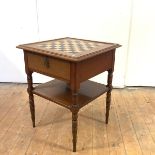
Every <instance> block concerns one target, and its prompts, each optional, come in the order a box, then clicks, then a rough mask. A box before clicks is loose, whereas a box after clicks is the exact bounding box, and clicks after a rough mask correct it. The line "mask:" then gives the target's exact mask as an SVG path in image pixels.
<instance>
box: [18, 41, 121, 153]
mask: <svg viewBox="0 0 155 155" xmlns="http://www.w3.org/2000/svg"><path fill="white" fill-rule="evenodd" d="M17 47H18V48H21V49H23V50H24V55H25V70H26V73H27V80H28V93H29V103H30V111H31V118H32V122H33V126H35V107H34V99H33V94H36V95H39V96H41V97H43V98H45V99H48V100H50V101H53V102H55V103H57V104H59V105H61V106H64V107H66V108H68V109H70V111H71V112H72V134H73V151H74V152H76V143H77V127H78V111H79V109H80V108H82V107H83V106H85V105H86V104H88V103H89V102H91V101H93V100H94V99H96V98H97V97H98V96H100V95H102V94H103V93H105V92H107V97H106V123H108V118H109V110H110V103H111V90H112V73H113V71H114V61H115V49H116V48H117V47H120V45H118V44H113V43H105V42H97V41H91V40H83V39H76V38H61V39H55V40H49V41H43V42H36V43H31V44H25V45H19V46H17ZM104 71H108V82H107V86H105V85H101V84H99V83H96V82H92V81H89V80H87V79H89V78H92V77H93V76H95V75H97V74H100V73H102V72H104ZM33 72H38V73H41V74H44V75H48V76H51V77H54V78H57V79H60V80H63V81H64V82H63V81H59V80H53V81H50V82H47V83H45V84H41V85H39V86H37V87H35V88H33V86H32V84H33V83H32V73H33Z"/></svg>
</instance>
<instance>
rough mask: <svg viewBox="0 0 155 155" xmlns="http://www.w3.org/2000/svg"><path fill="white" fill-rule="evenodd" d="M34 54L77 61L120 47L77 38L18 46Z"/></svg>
mask: <svg viewBox="0 0 155 155" xmlns="http://www.w3.org/2000/svg"><path fill="white" fill-rule="evenodd" d="M17 47H18V48H21V49H24V50H29V51H32V52H37V53H42V54H47V55H51V56H55V57H59V58H69V59H71V60H77V59H78V58H80V57H82V56H83V57H84V56H87V55H90V54H92V53H97V52H101V53H103V52H105V51H106V50H112V49H115V48H117V47H119V45H118V44H113V43H104V42H97V41H89V40H83V39H75V38H61V39H55V40H49V41H43V42H36V43H31V44H24V45H19V46H17Z"/></svg>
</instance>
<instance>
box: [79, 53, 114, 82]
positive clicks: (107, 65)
mask: <svg viewBox="0 0 155 155" xmlns="http://www.w3.org/2000/svg"><path fill="white" fill-rule="evenodd" d="M114 55H115V50H112V51H109V52H107V53H102V54H100V55H97V56H94V57H92V58H90V59H87V60H85V61H81V62H80V63H78V64H77V65H78V71H77V74H78V77H79V82H82V81H85V80H87V79H89V78H92V77H93V76H95V75H98V74H100V73H102V72H104V71H107V70H109V69H111V68H113V56H114Z"/></svg>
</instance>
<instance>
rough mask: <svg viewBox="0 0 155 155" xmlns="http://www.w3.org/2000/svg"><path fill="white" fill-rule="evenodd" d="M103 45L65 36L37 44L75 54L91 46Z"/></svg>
mask: <svg viewBox="0 0 155 155" xmlns="http://www.w3.org/2000/svg"><path fill="white" fill-rule="evenodd" d="M101 45H102V46H103V43H97V42H93V41H85V40H80V39H72V38H65V39H59V40H51V41H46V42H42V43H40V44H37V46H38V47H41V48H44V49H46V50H47V49H50V50H52V49H53V50H56V51H61V52H66V53H70V54H76V53H80V52H85V51H89V50H92V49H93V48H96V47H99V46H101Z"/></svg>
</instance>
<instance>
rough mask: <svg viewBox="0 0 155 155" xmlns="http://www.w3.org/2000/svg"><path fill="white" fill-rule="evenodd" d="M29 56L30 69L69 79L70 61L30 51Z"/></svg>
mask: <svg viewBox="0 0 155 155" xmlns="http://www.w3.org/2000/svg"><path fill="white" fill-rule="evenodd" d="M27 57H28V67H29V69H30V70H32V71H35V72H38V73H43V74H45V75H48V76H52V77H55V78H58V79H64V80H67V81H68V80H69V79H70V63H69V62H67V61H64V60H60V59H57V58H51V57H47V56H45V55H36V54H33V53H29V52H28V53H27Z"/></svg>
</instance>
